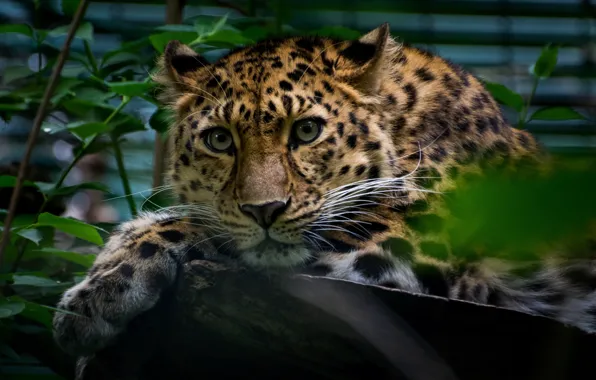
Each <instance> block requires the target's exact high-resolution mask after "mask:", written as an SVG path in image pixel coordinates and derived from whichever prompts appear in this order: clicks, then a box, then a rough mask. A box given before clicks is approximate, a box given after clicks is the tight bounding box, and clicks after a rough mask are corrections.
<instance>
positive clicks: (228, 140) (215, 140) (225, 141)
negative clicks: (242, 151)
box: [203, 127, 234, 153]
mask: <svg viewBox="0 0 596 380" xmlns="http://www.w3.org/2000/svg"><path fill="white" fill-rule="evenodd" d="M203 139H204V141H205V145H207V147H208V148H209V149H211V150H212V151H214V152H216V153H223V152H229V151H231V150H232V149H233V147H234V141H233V140H232V135H231V134H230V131H228V130H227V129H225V128H221V127H218V128H213V129H211V130H209V131H207V132H206V134H205V136H204V137H203Z"/></svg>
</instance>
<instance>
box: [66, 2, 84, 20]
mask: <svg viewBox="0 0 596 380" xmlns="http://www.w3.org/2000/svg"><path fill="white" fill-rule="evenodd" d="M79 3H80V0H62V13H63V14H64V15H65V16H71V17H72V16H74V14H75V13H76V11H77V8H78V7H79Z"/></svg>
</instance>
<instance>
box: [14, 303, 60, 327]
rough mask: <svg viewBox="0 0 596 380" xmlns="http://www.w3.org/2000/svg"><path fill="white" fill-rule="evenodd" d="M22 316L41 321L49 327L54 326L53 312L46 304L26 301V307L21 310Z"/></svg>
mask: <svg viewBox="0 0 596 380" xmlns="http://www.w3.org/2000/svg"><path fill="white" fill-rule="evenodd" d="M21 316H22V317H25V318H27V319H30V320H32V321H35V322H38V323H41V324H42V325H44V326H45V327H47V328H49V329H51V328H52V313H50V311H49V310H48V309H47V308H46V307H45V306H44V305H40V304H38V303H35V302H29V301H25V309H24V310H23V311H22V312H21Z"/></svg>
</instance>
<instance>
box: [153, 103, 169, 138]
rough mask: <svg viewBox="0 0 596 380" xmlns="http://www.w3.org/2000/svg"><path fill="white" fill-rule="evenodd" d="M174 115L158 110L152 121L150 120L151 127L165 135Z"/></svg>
mask: <svg viewBox="0 0 596 380" xmlns="http://www.w3.org/2000/svg"><path fill="white" fill-rule="evenodd" d="M171 118H172V114H171V112H170V111H168V110H166V109H163V108H158V109H157V111H155V112H154V113H153V115H151V119H149V125H150V126H151V128H152V129H153V130H155V131H157V132H159V133H165V132H166V131H167V130H168V128H169V126H170V121H171V120H172V119H171Z"/></svg>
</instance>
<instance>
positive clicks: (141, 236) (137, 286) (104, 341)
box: [54, 217, 213, 356]
mask: <svg viewBox="0 0 596 380" xmlns="http://www.w3.org/2000/svg"><path fill="white" fill-rule="evenodd" d="M145 218H147V217H145ZM141 222H143V220H141V221H139V220H136V221H133V222H130V223H128V224H127V225H124V226H123V227H122V228H120V231H119V232H118V233H117V234H115V235H114V236H112V237H111V238H110V241H109V242H108V243H107V244H106V247H105V249H104V251H103V252H102V253H100V254H99V255H98V257H97V260H96V262H95V264H94V265H93V267H92V268H91V270H90V271H89V273H88V275H87V277H86V278H85V279H84V280H83V281H82V282H80V283H79V284H77V285H76V286H74V287H72V288H71V289H69V290H67V291H66V292H65V293H64V295H63V296H62V299H61V300H60V302H59V304H58V308H59V309H63V310H65V311H66V312H56V314H55V316H54V337H55V339H56V341H57V343H58V344H59V345H60V347H61V348H62V349H64V350H65V351H66V352H68V353H70V354H73V355H77V356H79V355H89V354H91V353H93V352H96V351H97V350H99V349H101V348H104V347H105V346H107V345H108V344H109V343H110V342H112V341H113V339H114V338H115V337H116V336H117V335H118V334H120V333H121V332H122V331H124V330H125V328H126V326H127V324H128V323H129V322H130V321H131V320H132V319H133V318H135V317H136V316H138V315H139V314H141V313H143V312H145V311H147V310H149V309H151V308H152V307H153V306H155V305H156V303H157V302H158V301H159V298H160V295H161V294H162V292H163V291H164V290H165V289H166V288H168V287H169V286H170V285H172V284H173V283H174V281H175V279H176V274H177V271H178V266H179V265H180V263H181V262H183V261H186V260H189V259H191V258H192V257H190V256H189V255H190V254H192V253H195V254H196V253H199V254H200V256H201V257H202V256H203V253H207V252H210V253H213V248H212V246H210V245H206V244H205V242H206V241H207V240H208V239H207V238H205V234H204V233H203V231H201V230H199V229H196V228H193V227H192V225H190V224H188V223H184V222H182V221H177V222H172V221H171V220H169V219H166V220H160V219H155V220H152V221H151V222H150V223H148V222H147V221H146V220H145V221H144V223H141ZM131 225H132V228H131Z"/></svg>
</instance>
